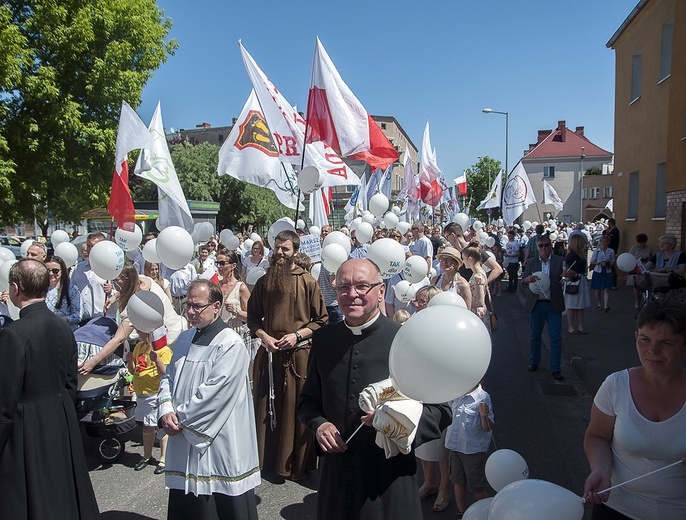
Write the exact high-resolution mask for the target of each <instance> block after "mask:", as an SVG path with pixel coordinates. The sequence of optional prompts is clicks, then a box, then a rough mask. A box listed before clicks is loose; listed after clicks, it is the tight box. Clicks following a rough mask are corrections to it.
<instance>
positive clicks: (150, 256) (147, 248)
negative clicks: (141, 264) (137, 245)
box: [143, 238, 161, 264]
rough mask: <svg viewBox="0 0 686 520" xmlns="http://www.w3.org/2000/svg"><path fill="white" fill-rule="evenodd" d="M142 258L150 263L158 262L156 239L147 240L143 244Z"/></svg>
mask: <svg viewBox="0 0 686 520" xmlns="http://www.w3.org/2000/svg"><path fill="white" fill-rule="evenodd" d="M143 258H144V259H145V260H146V261H148V262H150V263H151V264H159V263H161V262H160V257H159V256H157V239H156V238H153V239H152V240H148V241H147V242H146V243H145V245H144V246H143Z"/></svg>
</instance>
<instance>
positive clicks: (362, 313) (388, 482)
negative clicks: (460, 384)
mask: <svg viewBox="0 0 686 520" xmlns="http://www.w3.org/2000/svg"><path fill="white" fill-rule="evenodd" d="M336 291H337V293H338V294H337V295H338V305H339V307H340V310H341V312H342V313H343V316H344V317H345V320H344V321H342V322H339V323H336V324H334V325H329V326H327V327H324V328H322V329H320V330H317V331H315V333H314V336H313V341H312V351H311V353H310V360H309V365H308V370H307V380H306V382H305V385H304V387H303V390H302V392H301V394H300V400H299V402H298V417H299V418H300V420H301V421H303V423H305V425H306V426H307V427H308V428H309V429H310V430H312V432H313V433H314V435H315V438H316V440H317V445H316V448H317V452H318V455H319V456H320V457H321V458H320V461H319V472H320V475H319V489H318V494H317V497H318V503H317V518H319V519H322V520H323V519H326V520H336V519H341V520H344V519H345V520H354V519H381V518H402V519H409V520H411V519H421V518H422V511H421V507H420V503H419V495H418V493H417V489H418V487H419V486H418V483H417V476H416V474H417V463H416V459H415V455H414V449H413V450H412V451H410V453H409V454H407V455H403V454H399V455H396V456H393V457H390V458H388V459H387V458H386V456H385V453H384V450H383V449H382V448H380V447H379V446H377V445H376V443H375V438H376V433H377V432H376V430H375V429H374V428H373V427H371V426H370V425H371V423H372V418H373V417H372V415H371V414H364V413H363V412H362V410H361V409H360V407H359V405H358V396H359V394H360V392H361V391H362V390H363V389H364V388H365V387H367V386H368V385H370V384H372V383H376V382H378V381H381V380H384V379H386V378H388V375H389V369H388V355H389V352H390V348H391V343H392V342H393V338H394V337H395V334H396V332H397V331H398V329H399V327H400V326H399V325H397V324H396V323H394V322H393V321H391V320H390V319H388V318H387V317H385V316H383V315H382V314H381V313H380V311H379V306H380V305H382V304H383V302H384V292H385V286H384V283H383V280H382V279H381V275H380V273H379V268H378V267H377V266H376V265H375V264H374V263H373V262H372V261H370V260H367V259H353V260H348V261H347V262H345V263H344V264H343V265H342V266H341V267H340V268H339V270H338V273H337V274H336ZM363 416H364V417H363ZM361 420H363V421H364V423H365V424H366V426H364V427H362V429H361V430H360V431H359V432H358V433H357V434H356V435H355V436H354V437H353V438H352V439H351V440H350V444H346V443H345V439H348V438H349V437H350V435H351V434H352V433H353V432H354V431H355V430H356V429H357V427H358V426H359V425H360V421H361ZM450 420H451V411H450V407H449V406H447V405H424V407H423V412H422V416H421V420H420V422H419V426H418V431H417V435H416V437H415V446H418V445H420V444H421V443H422V442H425V441H429V440H432V439H437V438H439V437H440V436H441V431H442V430H443V429H445V428H446V427H447V426H448V425H449V424H450Z"/></svg>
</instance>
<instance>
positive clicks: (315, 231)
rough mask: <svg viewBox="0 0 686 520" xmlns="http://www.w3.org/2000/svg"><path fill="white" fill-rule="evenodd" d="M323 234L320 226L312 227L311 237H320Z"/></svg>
mask: <svg viewBox="0 0 686 520" xmlns="http://www.w3.org/2000/svg"><path fill="white" fill-rule="evenodd" d="M321 234H322V230H321V229H319V226H310V235H314V236H317V237H318V236H319V235H321Z"/></svg>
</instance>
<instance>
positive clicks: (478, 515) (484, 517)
mask: <svg viewBox="0 0 686 520" xmlns="http://www.w3.org/2000/svg"><path fill="white" fill-rule="evenodd" d="M491 502H493V497H488V498H482V499H481V500H477V501H476V502H474V503H473V504H472V505H471V506H469V507H468V508H467V510H466V511H465V512H464V515H462V520H488V508H489V507H490V506H491Z"/></svg>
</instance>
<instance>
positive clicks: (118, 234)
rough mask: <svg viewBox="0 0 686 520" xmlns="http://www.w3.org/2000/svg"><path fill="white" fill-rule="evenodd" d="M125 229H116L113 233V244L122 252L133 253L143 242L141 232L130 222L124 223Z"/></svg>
mask: <svg viewBox="0 0 686 520" xmlns="http://www.w3.org/2000/svg"><path fill="white" fill-rule="evenodd" d="M124 225H125V226H127V225H128V226H127V227H130V229H126V228H117V230H116V231H115V232H114V242H115V243H116V244H117V245H118V246H119V247H121V248H122V250H123V251H133V250H134V249H136V248H137V247H138V246H139V245H141V242H142V241H143V231H142V230H141V228H140V227H138V226H137V225H136V224H133V223H132V222H125V223H124Z"/></svg>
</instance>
